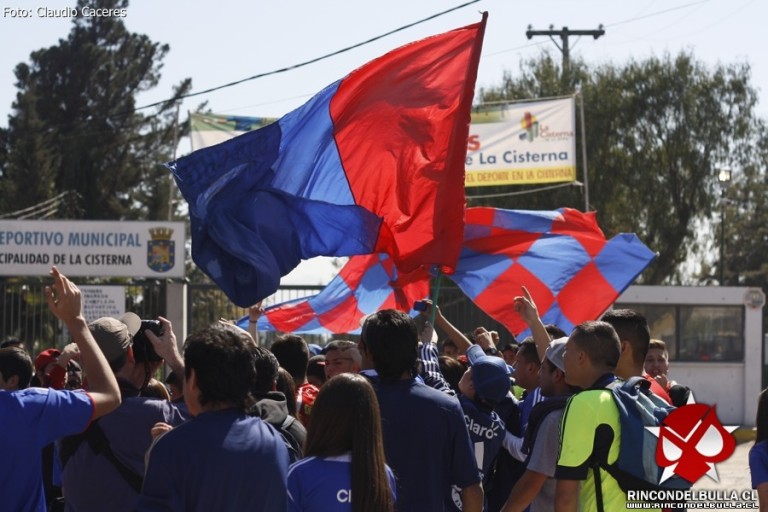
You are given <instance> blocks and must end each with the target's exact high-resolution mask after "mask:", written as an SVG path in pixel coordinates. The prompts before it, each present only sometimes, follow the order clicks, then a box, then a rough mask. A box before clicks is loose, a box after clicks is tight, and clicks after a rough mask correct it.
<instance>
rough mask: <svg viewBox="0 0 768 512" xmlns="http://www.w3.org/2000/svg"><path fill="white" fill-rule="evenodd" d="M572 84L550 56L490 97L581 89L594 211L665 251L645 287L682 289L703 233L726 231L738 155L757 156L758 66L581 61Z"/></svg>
mask: <svg viewBox="0 0 768 512" xmlns="http://www.w3.org/2000/svg"><path fill="white" fill-rule="evenodd" d="M566 78H567V80H566V82H567V84H568V88H569V89H570V90H569V91H563V81H562V80H561V77H560V69H559V67H558V65H557V63H556V62H555V60H554V59H553V58H552V57H551V56H550V55H549V54H543V55H542V56H540V57H539V58H538V59H534V60H531V61H528V62H525V63H524V64H523V65H522V66H521V69H520V72H519V74H517V75H512V74H509V73H508V74H506V76H505V78H504V80H503V83H502V84H501V86H500V87H498V88H493V89H490V90H484V91H481V95H482V99H483V101H486V102H488V101H499V100H519V99H531V98H537V97H552V96H557V95H562V94H567V93H570V92H572V91H574V90H576V89H577V88H580V89H581V91H582V93H583V96H584V118H585V121H586V132H587V134H586V148H587V155H588V170H589V195H590V206H591V208H594V209H595V210H597V211H598V217H599V221H600V225H601V226H602V227H603V229H604V231H605V232H606V235H608V236H611V235H613V234H616V233H619V232H634V233H637V234H638V236H639V237H640V238H641V239H642V240H643V241H644V242H645V243H646V244H647V245H648V246H649V247H650V248H651V249H653V250H655V251H657V252H658V253H659V257H658V259H657V261H656V262H655V263H654V264H653V265H652V266H651V267H650V268H649V269H648V270H646V272H645V273H644V274H643V280H644V282H646V283H650V284H659V283H663V282H666V283H676V282H679V279H680V277H681V276H680V268H681V264H682V263H684V262H686V261H687V260H689V256H690V254H691V251H692V250H695V249H696V248H697V247H698V245H699V243H700V242H701V240H702V239H701V236H700V235H701V233H697V229H696V228H697V226H699V227H700V226H702V224H704V225H707V223H709V225H710V226H713V225H715V224H716V223H715V222H714V217H713V212H715V211H717V206H718V204H719V198H720V189H719V187H718V182H717V174H718V170H719V169H720V168H721V167H722V166H724V165H734V164H735V163H736V162H735V157H734V155H746V154H753V153H754V145H755V143H756V137H755V131H754V130H755V126H756V125H758V124H759V120H758V118H757V115H756V113H755V105H756V103H757V93H756V91H755V90H754V89H753V88H752V87H751V85H750V69H749V66H748V65H747V64H743V63H737V64H721V65H718V66H715V67H713V68H710V67H708V66H706V65H704V64H703V63H702V62H700V61H697V60H696V59H695V57H694V56H693V55H692V54H691V53H681V54H679V55H677V56H670V55H665V56H663V57H653V58H649V59H647V60H643V61H630V62H628V63H626V64H623V65H616V64H603V65H600V66H596V67H594V68H592V67H590V66H588V65H587V64H586V63H584V62H583V61H575V62H571V65H570V76H568V77H566ZM580 138H581V135H580V134H579V139H580ZM764 141H765V139H764V138H763V142H764ZM577 144H579V145H580V144H581V140H577ZM579 166H581V162H580V163H579ZM764 169H765V167H764V166H763V167H762V171H761V172H762V174H763V175H764ZM756 174H759V173H756ZM578 175H579V176H581V175H582V171H581V170H579V172H578ZM762 179H763V180H764V177H763V178H762ZM471 194H472V191H471V190H470V195H471ZM763 199H764V197H763ZM494 205H497V206H501V205H500V204H499V202H498V201H495V202H494ZM503 206H504V207H510V208H534V209H551V208H557V207H561V206H571V207H577V208H581V207H583V200H582V198H581V190H580V189H561V190H555V191H550V192H548V193H547V194H542V193H539V194H531V195H526V196H514V197H510V198H506V201H504V204H503ZM712 231H713V232H714V228H712ZM711 236H712V234H710V239H711ZM715 243H718V242H715Z"/></svg>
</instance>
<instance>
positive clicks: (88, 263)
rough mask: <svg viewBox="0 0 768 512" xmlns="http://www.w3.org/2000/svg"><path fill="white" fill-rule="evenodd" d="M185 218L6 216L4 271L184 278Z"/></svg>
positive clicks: (1, 253) (1, 233)
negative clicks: (132, 218) (10, 217)
mask: <svg viewBox="0 0 768 512" xmlns="http://www.w3.org/2000/svg"><path fill="white" fill-rule="evenodd" d="M184 259H185V258H184V223H183V222H160V221H158V222H131V221H75V220H67V221H56V220H0V275H4V276H42V275H48V272H49V271H50V269H51V266H52V265H56V266H57V267H58V268H59V270H61V272H62V273H63V274H65V275H67V276H68V277H71V276H104V277H107V276H114V277H174V278H183V277H184Z"/></svg>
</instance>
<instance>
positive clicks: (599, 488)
mask: <svg viewBox="0 0 768 512" xmlns="http://www.w3.org/2000/svg"><path fill="white" fill-rule="evenodd" d="M592 471H593V472H594V478H595V503H596V504H597V512H605V505H604V504H603V482H602V480H600V467H599V466H592Z"/></svg>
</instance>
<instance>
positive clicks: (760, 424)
mask: <svg viewBox="0 0 768 512" xmlns="http://www.w3.org/2000/svg"><path fill="white" fill-rule="evenodd" d="M755 427H756V431H757V432H756V434H757V435H756V436H755V445H754V446H753V447H752V448H751V449H750V450H749V472H750V473H751V474H752V488H753V489H757V498H758V500H759V501H760V511H761V512H766V511H768V388H766V389H764V390H763V392H762V393H760V398H759V399H758V402H757V420H756V421H755Z"/></svg>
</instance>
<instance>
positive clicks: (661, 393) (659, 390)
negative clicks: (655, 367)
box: [643, 372, 672, 405]
mask: <svg viewBox="0 0 768 512" xmlns="http://www.w3.org/2000/svg"><path fill="white" fill-rule="evenodd" d="M643 377H644V378H645V380H647V381H648V382H650V383H651V393H653V394H654V395H656V396H658V397H659V398H661V399H662V400H664V401H665V402H667V403H668V404H669V405H672V399H671V398H670V397H669V393H667V390H666V389H664V388H663V387H661V384H659V383H658V382H656V379H654V378H653V377H651V376H650V375H648V374H647V373H645V372H643Z"/></svg>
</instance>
